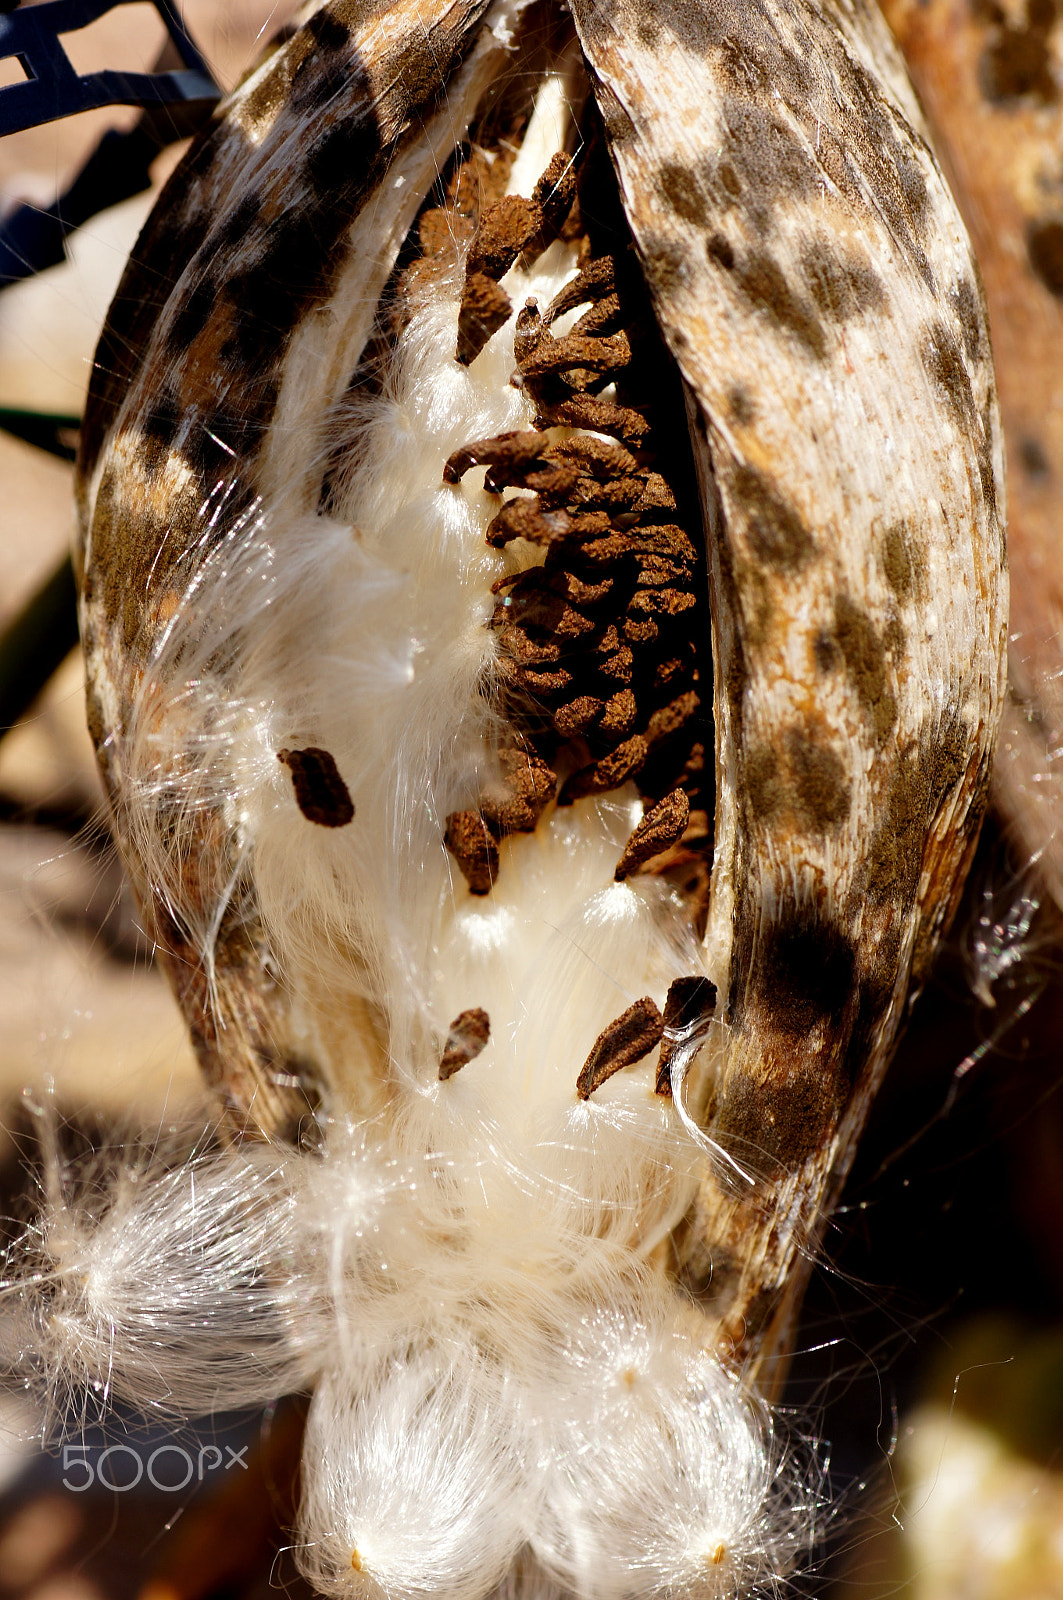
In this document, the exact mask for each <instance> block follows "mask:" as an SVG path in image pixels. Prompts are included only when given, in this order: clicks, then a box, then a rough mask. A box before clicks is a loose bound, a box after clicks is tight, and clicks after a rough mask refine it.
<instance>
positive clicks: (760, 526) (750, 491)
mask: <svg viewBox="0 0 1063 1600" xmlns="http://www.w3.org/2000/svg"><path fill="white" fill-rule="evenodd" d="M732 489H733V492H734V495H735V498H736V501H737V507H736V510H737V511H738V512H739V514H742V515H744V518H745V522H746V527H747V529H748V534H749V542H750V545H751V546H752V549H753V554H754V555H755V556H756V558H757V560H758V561H759V562H760V563H761V565H762V566H765V567H768V568H771V569H773V570H777V571H780V572H789V573H793V572H798V571H799V570H800V569H801V568H802V567H803V566H805V565H806V563H807V562H808V561H810V560H811V559H812V557H813V555H814V554H815V545H814V543H813V541H812V535H811V534H810V533H809V531H808V529H807V528H806V527H805V524H804V523H803V522H802V520H801V518H800V517H799V516H798V514H797V512H796V511H795V510H794V508H793V506H791V505H790V504H789V503H788V502H787V501H786V500H784V499H783V498H782V496H781V495H780V494H778V493H777V492H776V490H775V489H774V487H773V486H772V484H771V483H770V481H769V480H768V479H767V478H765V477H764V476H763V474H762V473H760V472H758V471H757V469H756V468H755V467H749V466H745V467H739V468H738V470H737V472H735V474H734V477H733V479H732Z"/></svg>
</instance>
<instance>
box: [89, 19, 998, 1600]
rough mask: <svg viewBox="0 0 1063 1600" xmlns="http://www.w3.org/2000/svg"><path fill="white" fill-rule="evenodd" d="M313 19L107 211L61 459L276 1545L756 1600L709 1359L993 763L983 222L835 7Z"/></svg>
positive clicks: (733, 1352)
mask: <svg viewBox="0 0 1063 1600" xmlns="http://www.w3.org/2000/svg"><path fill="white" fill-rule="evenodd" d="M301 15H302V17H303V18H304V19H305V20H303V22H302V25H301V26H300V27H299V28H298V29H297V30H296V31H294V32H293V34H292V36H291V37H290V38H289V39H288V40H287V42H286V43H284V44H283V45H282V46H280V47H279V48H278V49H277V50H276V51H275V52H274V53H273V54H272V55H270V56H269V57H268V58H267V59H266V60H265V61H264V62H263V63H262V64H261V65H260V66H259V68H258V69H257V70H256V71H255V72H253V73H252V74H251V76H250V77H249V78H248V79H247V80H246V81H245V82H244V83H243V84H242V85H241V86H240V87H239V88H238V89H237V90H236V92H235V93H234V94H233V96H232V97H231V98H230V100H229V101H228V103H227V105H226V106H225V107H224V108H223V110H222V111H221V112H220V113H219V115H218V119H217V122H216V124H215V126H214V127H213V129H212V130H210V131H209V133H208V134H207V135H206V136H204V137H203V138H201V139H200V140H199V141H198V142H197V143H196V144H195V145H194V146H193V149H192V150H191V152H190V153H189V155H188V156H187V157H186V159H185V161H184V162H183V164H182V165H181V167H180V168H179V169H178V171H177V173H176V174H175V176H174V178H173V179H171V181H170V183H169V185H168V186H167V188H166V190H165V192H164V194H163V196H162V198H161V200H160V202H159V204H158V205H157V207H156V209H155V212H154V213H153V216H152V218H151V219H150V220H149V223H148V225H147V227H146V229H145V231H144V233H143V234H142V236H141V238H140V240H139V242H138V244H137V247H136V249H135V251H134V253H133V256H132V259H131V261H130V264H129V267H128V269H127V271H126V274H125V277H124V279H123V282H122V285H121V287H120V289H119V293H118V297H117V299H116V301H115V304H114V306H113V307H112V311H111V314H110V318H109V322H108V325H107V327H106V329H105V332H104V335H103V338H102V341H101V345H100V349H99V352H98V357H97V366H96V371H95V374H94V379H93V385H92V390H91V394H90V399H89V408H88V413H87V416H86V420H85V426H84V430H83V434H82V453H81V461H80V490H79V493H80V516H81V526H82V531H83V540H84V558H83V576H82V623H83V631H84V639H85V645H86V652H87V658H88V679H89V705H90V720H91V725H92V730H93V733H94V736H95V739H96V743H97V748H98V751H99V755H100V762H101V767H102V770H103V774H104V779H105V783H106V786H107V791H108V794H109V796H110V800H111V805H112V809H113V816H114V826H115V832H116V836H117V839H118V841H119V845H120V848H121V850H122V853H123V856H124V858H125V860H126V863H127V866H128V868H129V870H130V873H131V875H132V878H133V881H134V884H135V886H136V889H137V892H138V895H139V897H140V900H141V903H142V906H143V909H144V915H145V917H146V918H147V921H148V925H149V927H150V929H151V931H152V934H153V936H154V938H155V940H156V943H157V947H158V951H159V955H160V958H161V960H162V961H163V963H164V965H165V966H166V968H167V970H168V972H169V974H170V977H171V980H172V982H173V984H174V988H175V991H176V993H177V996H178V999H179V1002H180V1004H181V1006H182V1009H183V1011H184V1013H185V1016H186V1017H187V1019H188V1022H189V1025H190V1027H191V1029H192V1032H193V1036H194V1038H195V1041H196V1045H197V1048H198V1050H199V1053H200V1057H201V1060H202V1062H203V1065H204V1068H205V1070H206V1073H207V1076H208V1078H209V1079H210V1081H211V1082H212V1083H213V1084H214V1085H215V1086H216V1088H217V1089H218V1091H219V1093H220V1094H221V1096H222V1098H223V1101H224V1104H225V1108H226V1115H227V1118H228V1122H229V1125H230V1129H231V1131H232V1133H233V1135H234V1136H235V1137H241V1138H242V1137H245V1136H249V1135H251V1134H254V1133H256V1132H257V1133H258V1134H261V1135H262V1136H264V1137H265V1138H266V1139H268V1140H273V1141H278V1140H281V1141H283V1140H291V1141H292V1142H293V1154H292V1157H291V1167H292V1170H293V1171H295V1170H296V1169H298V1171H299V1173H300V1176H299V1177H298V1178H297V1179H296V1178H293V1179H292V1180H291V1181H292V1184H293V1185H294V1188H293V1189H292V1192H291V1195H290V1196H289V1199H290V1205H291V1206H293V1207H294V1208H295V1215H296V1216H297V1217H299V1216H301V1217H303V1218H304V1224H303V1225H302V1226H303V1229H304V1231H303V1234H302V1237H303V1238H304V1239H305V1241H306V1245H305V1256H306V1260H307V1261H308V1262H310V1263H311V1265H310V1266H307V1267H305V1269H304V1266H303V1263H302V1262H301V1261H296V1262H293V1261H292V1259H291V1257H290V1255H285V1256H284V1259H283V1261H281V1260H280V1259H279V1258H278V1260H276V1261H273V1262H267V1263H266V1267H267V1269H268V1271H269V1272H273V1273H275V1274H276V1275H277V1278H278V1281H280V1279H281V1278H283V1277H285V1275H286V1282H287V1285H288V1290H289V1291H290V1289H291V1286H292V1284H294V1283H297V1282H300V1281H302V1278H301V1274H304V1271H305V1273H309V1274H310V1278H311V1279H313V1282H314V1284H315V1285H316V1287H315V1289H314V1291H313V1292H314V1294H315V1296H317V1297H318V1299H316V1300H315V1302H314V1303H315V1304H318V1301H320V1304H322V1305H325V1306H327V1308H328V1309H327V1310H325V1311H323V1312H322V1313H321V1329H322V1330H323V1331H321V1332H320V1335H319V1336H318V1335H316V1334H315V1335H314V1336H313V1337H312V1338H311V1337H310V1336H307V1339H308V1340H309V1343H310V1344H311V1345H313V1354H312V1355H311V1356H306V1357H305V1359H304V1357H300V1359H304V1367H305V1370H306V1372H307V1373H308V1375H309V1376H311V1377H313V1378H314V1379H315V1380H316V1381H317V1383H318V1390H317V1396H316V1398H315V1402H314V1409H313V1412H312V1415H311V1422H310V1427H309V1431H308V1440H307V1462H306V1480H307V1482H306V1491H305V1492H306V1500H307V1510H306V1515H305V1524H304V1557H303V1559H304V1565H305V1566H306V1569H307V1571H308V1572H309V1573H310V1574H311V1575H312V1576H313V1577H314V1579H315V1580H316V1581H317V1583H318V1584H319V1586H320V1587H322V1589H324V1590H325V1591H326V1592H328V1593H336V1594H346V1593H348V1592H352V1593H353V1592H362V1591H363V1590H364V1589H365V1588H366V1586H368V1592H375V1593H381V1594H383V1593H388V1594H420V1593H428V1592H431V1593H432V1594H433V1595H439V1594H448V1595H449V1594H453V1595H478V1594H482V1593H484V1592H486V1590H487V1589H488V1588H489V1587H490V1586H491V1584H492V1583H494V1582H495V1581H496V1580H498V1579H500V1578H501V1577H502V1575H503V1573H504V1572H505V1571H506V1570H507V1568H508V1567H509V1566H510V1564H511V1563H512V1562H513V1561H514V1560H518V1559H519V1562H520V1563H521V1566H520V1570H521V1572H523V1573H525V1574H526V1575H527V1574H528V1573H530V1572H533V1571H534V1572H537V1573H539V1574H546V1575H548V1577H549V1581H551V1582H554V1581H556V1582H559V1583H560V1584H562V1585H563V1586H564V1587H567V1588H569V1589H571V1590H574V1591H575V1592H577V1593H579V1594H581V1595H587V1596H592V1595H594V1596H598V1595H614V1594H615V1595H634V1594H652V1593H657V1592H661V1591H664V1590H667V1591H668V1592H675V1593H686V1592H689V1593H698V1594H703V1593H704V1594H709V1593H711V1594H715V1593H724V1592H726V1593H731V1592H734V1591H735V1590H736V1589H738V1590H739V1591H741V1592H745V1591H746V1590H748V1589H751V1588H752V1587H754V1586H755V1585H756V1584H757V1583H759V1582H763V1581H764V1580H765V1579H766V1578H769V1577H771V1576H773V1575H777V1574H778V1573H779V1572H781V1571H783V1570H784V1569H785V1567H786V1566H787V1564H788V1563H789V1562H790V1561H791V1560H792V1558H793V1555H794V1551H795V1549H796V1547H797V1546H799V1545H800V1543H801V1541H802V1539H803V1538H804V1537H805V1536H806V1532H807V1526H806V1524H807V1518H806V1511H807V1505H806V1503H805V1500H804V1499H803V1497H802V1494H801V1493H800V1492H799V1491H798V1490H797V1489H796V1488H795V1480H794V1478H793V1476H792V1473H790V1471H789V1469H785V1470H784V1468H783V1467H782V1466H781V1465H780V1462H779V1460H778V1458H777V1455H776V1454H774V1453H773V1450H772V1448H771V1446H770V1443H768V1442H766V1435H765V1431H764V1426H763V1423H762V1421H760V1420H758V1416H757V1414H756V1413H755V1412H754V1411H752V1410H750V1405H751V1397H752V1396H753V1394H754V1392H755V1384H756V1379H757V1371H758V1365H759V1364H760V1363H761V1362H762V1361H763V1360H764V1358H765V1357H766V1356H767V1354H768V1353H769V1352H770V1351H771V1350H772V1349H773V1348H775V1347H776V1346H777V1345H778V1344H779V1342H780V1341H782V1340H784V1338H785V1331H786V1324H787V1319H788V1318H789V1317H790V1315H791V1314H792V1312H793V1310H794V1308H795V1305H796V1303H797V1300H798V1299H799V1295H800V1290H801V1287H802V1284H803V1278H804V1274H805V1271H806V1267H807V1262H808V1260H809V1256H810V1252H811V1250H812V1249H813V1248H814V1245H815V1243H816V1240H817V1237H818V1233H819V1229H820V1227H821V1224H822V1219H823V1217H824V1214H825V1210H826V1208H827V1207H828V1206H829V1205H830V1203H831V1201H832V1198H833V1196H834V1195H835V1194H836V1192H837V1188H838V1185H839V1184H840V1182H841V1180H842V1178H843V1177H844V1174H845V1171H846V1169H847V1166H848V1163H849V1160H850V1157H851V1153H852V1150H853V1147H854V1144H855V1141H856V1139H857V1137H858V1134H859V1131H860V1128H861V1125H862V1123H863V1120H864V1117H865V1114H866V1111H867V1108H868V1105H869V1103H870V1101H871V1099H872V1097H873V1095H874V1093H875V1091H876V1088H877V1086H878V1083H879V1082H880V1079H881V1075H882V1072H883V1070H884V1067H885V1063H886V1058H887V1055H888V1052H889V1049H890V1046H891V1044H892V1042H893V1040H894V1038H895V1036H896V1033H897V1029H898V1027H899V1025H900V1023H901V1020H902V1018H903V1015H904V1011H905V1007H906V1004H907V1002H908V999H909V997H910V996H911V995H912V994H913V993H914V991H915V989H917V988H918V985H919V983H920V982H921V981H922V979H923V977H924V976H925V974H926V971H927V968H928V965H929V962H930V960H931V957H932V955H933V952H934V948H935V945H936V942H937V940H938V938H939V936H940V934H941V932H942V930H943V928H944V927H945V925H946V924H947V922H948V919H949V916H950V914H951V912H952V910H953V908H954V906H955V902H956V899H957V896H958V893H959V888H960V885H961V883H962V879H963V875H964V872H965V869H966V867H967V865H968V863H969V860H970V857H971V853H972V850H973V847H974V843H975V838H976V835H977V831H978V826H979V822H980V819H981V814H982V810H983V806H984V800H985V793H986V787H987V776H988V764H989V756H990V748H991V745H992V741H993V736H994V729H995V726H996V720H997V715H998V710H999V706H1000V699H1001V693H1002V684H1003V672H1004V650H1005V634H1006V580H1005V557H1004V540H1003V521H1002V519H1003V500H1002V468H1001V450H1000V441H999V427H998V423H997V415H996V408H995V398H994V390H993V379H992V369H991V362H990V353H989V342H988V336H987V331H986V325H985V318H984V312H983V308H982V301H981V295H980V290H979V287H978V277H977V271H976V269H975V266H974V263H973V261H972V259H971V254H970V249H969V246H968V244H967V240H966V236H965V234H964V232H963V229H962V226H961V224H960V222H959V219H958V217H957V214H956V211H955V208H954V206H953V204H952V201H951V198H950V196H949V193H948V191H947V188H946V186H945V183H944V181H943V179H942V177H941V173H940V171H939V169H938V166H937V164H936V161H935V159H934V156H933V154H932V152H931V150H930V147H929V144H928V141H927V138H926V135H925V132H924V130H923V125H922V121H921V117H920V113H919V109H918V107H917V105H916V104H915V101H914V97H913V95H912V92H911V90H910V87H909V86H908V83H907V80H906V78H905V76H904V72H903V68H902V67H901V66H900V64H899V62H898V59H897V56H896V54H895V51H894V49H893V47H892V44H891V41H890V39H889V36H888V34H887V32H886V29H885V27H884V25H883V24H882V22H881V19H880V18H879V16H878V13H877V12H876V11H875V9H874V8H873V7H872V6H870V5H869V4H867V3H864V0H853V3H843V0H837V3H828V4H826V5H822V4H815V5H813V4H811V3H808V0H774V3H772V4H770V5H749V4H746V3H745V0H743V3H741V4H739V3H738V0H732V3H726V0H715V3H712V4H701V5H691V4H690V3H689V0H688V3H683V4H680V3H679V0H639V3H638V4H634V3H628V0H571V3H570V4H569V5H568V6H564V5H561V4H550V3H536V4H531V3H527V0H495V3H494V4H490V3H488V0H453V3H450V4H447V3H445V0H418V3H417V4H416V5H415V4H412V3H402V0H400V3H390V4H382V5H376V6H372V5H369V6H365V5H354V4H351V3H349V0H331V3H329V4H325V5H322V6H320V7H317V8H307V9H306V10H304V12H303V13H302V14H301ZM481 472H483V484H482V487H481V482H480V474H481ZM315 1130H316V1135H317V1137H318V1139H319V1141H320V1144H321V1149H320V1150H319V1151H317V1152H316V1153H315V1152H313V1151H311V1150H308V1149H306V1148H305V1147H306V1146H307V1145H308V1144H312V1143H313V1142H314V1141H313V1139H311V1138H310V1134H311V1133H313V1132H314V1131H315ZM300 1141H301V1146H302V1148H299V1147H300ZM297 1148H299V1153H298V1154H297V1153H296V1150H297ZM242 1159H243V1158H242ZM238 1171H239V1168H238V1167H234V1173H237V1172H238ZM367 1196H369V1198H366V1197H367ZM251 1203H252V1202H249V1204H251ZM255 1204H258V1205H260V1204H261V1202H255ZM286 1215H288V1213H286ZM145 1226H147V1223H146V1221H145ZM291 1226H292V1224H291V1220H290V1216H289V1217H288V1221H287V1222H286V1228H290V1227H291ZM285 1238H286V1239H287V1240H289V1243H287V1244H285V1246H284V1249H285V1250H286V1251H288V1250H290V1236H289V1235H288V1234H287V1233H286V1234H285ZM371 1240H375V1241H377V1242H375V1243H370V1242H367V1241H371ZM337 1241H338V1242H337ZM256 1249H257V1250H258V1252H259V1253H258V1255H256V1256H255V1263H256V1269H257V1268H260V1267H261V1266H262V1256H261V1241H259V1244H258V1245H257V1246H256ZM426 1253H427V1256H428V1259H427V1261H426V1260H425V1259H424V1258H425V1255H426ZM315 1261H316V1262H319V1263H321V1275H320V1277H319V1278H314V1276H313V1274H314V1271H315V1270H316V1269H315V1268H314V1267H313V1265H312V1263H313V1262H315ZM249 1270H250V1269H249ZM203 1287H204V1293H209V1289H210V1285H209V1284H204V1286H203ZM278 1292H279V1294H280V1291H278ZM281 1297H282V1298H283V1296H281ZM315 1326H316V1324H315ZM116 1337H117V1336H116ZM278 1338H279V1339H280V1340H281V1342H282V1343H283V1338H282V1337H281V1336H280V1335H278ZM315 1340H316V1343H315ZM306 1342H307V1341H306V1340H304V1346H305V1344H306ZM289 1354H290V1352H289ZM175 1362H176V1358H175ZM286 1362H287V1363H288V1364H287V1365H286V1364H285V1363H286ZM113 1367H114V1371H115V1372H116V1373H117V1374H118V1377H119V1378H120V1375H121V1370H122V1362H121V1359H120V1358H115V1359H114V1361H113ZM217 1370H218V1372H219V1373H220V1372H221V1370H222V1368H221V1366H219V1367H218V1369H217ZM291 1371H292V1367H291V1363H290V1360H289V1357H288V1356H285V1357H284V1359H283V1360H282V1359H281V1358H280V1357H278V1360H277V1363H276V1369H275V1372H274V1381H275V1382H277V1383H279V1382H280V1374H281V1373H282V1372H283V1374H284V1376H285V1377H286V1378H290V1376H291ZM737 1372H741V1373H742V1381H741V1383H739V1382H738V1381H737V1380H736V1379H735V1378H734V1377H733V1376H732V1374H734V1373H737ZM239 1378H240V1374H239V1373H238V1372H237V1371H236V1370H235V1367H234V1372H233V1376H232V1379H231V1381H232V1383H233V1384H234V1385H235V1384H238V1382H239ZM116 1381H117V1380H116ZM217 1381H218V1384H219V1388H218V1394H219V1396H220V1395H222V1394H225V1395H228V1391H227V1390H225V1388H224V1382H223V1380H222V1378H221V1377H220V1376H219V1377H218V1380H217ZM166 1382H167V1384H168V1386H169V1387H168V1390H167V1395H166V1399H167V1402H168V1403H178V1404H179V1403H180V1396H181V1394H182V1388H181V1379H180V1376H179V1375H178V1374H176V1372H175V1371H174V1370H169V1371H168V1373H167V1378H166ZM134 1387H136V1386H135V1385H134ZM266 1387H267V1388H268V1383H267V1385H266ZM195 1393H196V1397H197V1399H198V1398H200V1391H199V1390H196V1391H195ZM134 1397H135V1398H139V1399H140V1400H141V1401H142V1403H145V1404H155V1403H160V1396H159V1395H156V1394H151V1393H145V1392H144V1390H143V1385H141V1387H140V1389H139V1392H137V1393H136V1394H135V1396H134ZM573 1429H575V1430H576V1434H573V1431H572V1430H573ZM403 1451H405V1452H406V1455H405V1456H404V1457H403V1465H400V1466H399V1467H398V1468H397V1471H396V1467H395V1461H394V1459H393V1458H394V1455H395V1453H396V1452H399V1453H402V1452H403ZM396 1479H398V1481H396ZM603 1485H607V1486H608V1488H603ZM426 1506H427V1507H428V1510H427V1511H426ZM415 1532H416V1537H414V1533H415ZM422 1540H424V1541H427V1542H425V1543H424V1544H423V1547H422V1543H421V1541H422ZM525 1547H530V1553H529V1550H528V1549H526V1548H525ZM522 1552H523V1553H522ZM523 1581H525V1587H526V1589H527V1592H529V1593H530V1592H539V1589H538V1587H537V1585H540V1584H542V1583H546V1582H547V1578H544V1577H541V1576H540V1577H536V1578H532V1577H527V1576H526V1578H525V1580H523ZM351 1585H360V1586H361V1588H357V1587H355V1588H352V1587H351Z"/></svg>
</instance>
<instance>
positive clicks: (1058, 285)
mask: <svg viewBox="0 0 1063 1600" xmlns="http://www.w3.org/2000/svg"><path fill="white" fill-rule="evenodd" d="M1026 251H1027V254H1028V256H1029V258H1030V265H1031V267H1032V268H1033V270H1034V271H1035V272H1036V274H1037V276H1038V277H1039V278H1040V280H1041V282H1042V283H1043V284H1044V286H1045V288H1046V289H1047V290H1048V291H1049V293H1050V294H1054V295H1057V296H1059V297H1061V298H1063V222H1060V221H1058V220H1057V219H1056V218H1051V219H1050V220H1049V221H1047V222H1031V223H1029V224H1028V226H1027V229H1026Z"/></svg>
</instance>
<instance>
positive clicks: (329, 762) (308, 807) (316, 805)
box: [277, 745, 354, 828]
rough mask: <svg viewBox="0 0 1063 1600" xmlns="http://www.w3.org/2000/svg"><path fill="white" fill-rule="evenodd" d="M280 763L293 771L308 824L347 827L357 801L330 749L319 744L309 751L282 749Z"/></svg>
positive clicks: (295, 785)
mask: <svg viewBox="0 0 1063 1600" xmlns="http://www.w3.org/2000/svg"><path fill="white" fill-rule="evenodd" d="M277 760H278V761H282V762H283V763H284V765H285V766H286V767H287V768H288V770H289V771H290V772H291V775H292V785H293V787H294V789H295V802H296V804H297V805H298V807H299V810H300V811H301V812H302V813H303V816H304V817H305V818H306V820H307V821H308V822H316V823H317V824H318V826H319V827H321V828H345V827H346V826H347V824H348V822H350V821H351V820H352V818H353V817H354V802H353V800H352V799H351V794H350V790H349V789H348V788H347V785H346V784H345V783H344V781H343V779H342V778H341V777H340V774H339V769H338V767H337V766H336V762H335V759H334V758H333V757H332V756H331V755H330V753H329V752H328V751H327V750H322V749H319V748H318V746H316V745H308V746H307V748H306V749H305V750H278V751H277Z"/></svg>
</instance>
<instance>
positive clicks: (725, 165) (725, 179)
mask: <svg viewBox="0 0 1063 1600" xmlns="http://www.w3.org/2000/svg"><path fill="white" fill-rule="evenodd" d="M716 180H717V182H718V183H719V185H720V188H721V189H722V190H723V192H724V194H726V195H727V196H728V197H729V198H730V199H731V200H737V199H738V198H739V196H740V195H741V193H742V180H741V178H740V177H739V176H738V173H737V172H736V171H735V169H734V167H733V166H732V165H731V163H730V162H729V161H721V162H720V165H719V166H718V167H717V168H716Z"/></svg>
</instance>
